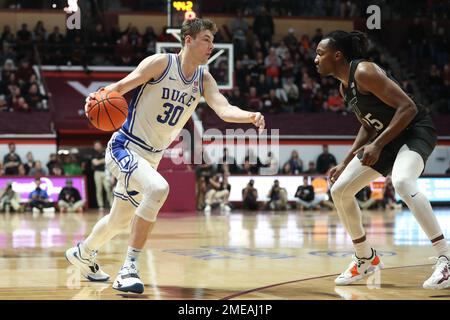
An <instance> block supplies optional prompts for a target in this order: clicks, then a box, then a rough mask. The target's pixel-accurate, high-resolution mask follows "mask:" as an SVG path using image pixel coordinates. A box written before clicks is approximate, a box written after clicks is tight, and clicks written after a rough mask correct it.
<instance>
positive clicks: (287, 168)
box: [280, 161, 292, 175]
mask: <svg viewBox="0 0 450 320" xmlns="http://www.w3.org/2000/svg"><path fill="white" fill-rule="evenodd" d="M280 173H281V174H285V175H292V168H291V164H290V163H289V161H288V162H285V163H284V164H283V167H281V169H280Z"/></svg>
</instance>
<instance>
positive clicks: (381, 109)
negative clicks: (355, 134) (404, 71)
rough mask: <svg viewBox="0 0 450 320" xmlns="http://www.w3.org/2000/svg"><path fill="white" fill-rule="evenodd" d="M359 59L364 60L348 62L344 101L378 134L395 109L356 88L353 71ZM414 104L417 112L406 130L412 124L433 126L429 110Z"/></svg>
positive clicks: (390, 118) (384, 127)
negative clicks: (348, 70) (347, 79)
mask: <svg viewBox="0 0 450 320" xmlns="http://www.w3.org/2000/svg"><path fill="white" fill-rule="evenodd" d="M361 61H365V60H363V59H359V60H353V61H351V62H350V76H349V81H348V87H347V88H345V87H344V86H343V93H344V101H345V103H346V104H347V105H348V106H350V107H351V108H352V110H353V111H354V112H355V113H356V114H357V115H358V117H359V118H360V119H361V121H364V122H365V123H367V124H368V125H370V126H371V127H372V128H374V129H375V130H376V131H377V134H380V133H381V132H383V131H384V129H386V128H387V126H388V125H389V123H390V122H391V120H392V118H393V117H394V114H395V112H396V109H394V108H393V107H391V106H389V105H387V104H386V103H384V102H383V101H382V100H381V99H379V98H378V97H377V96H375V95H373V94H372V93H367V94H362V93H361V92H359V91H358V90H357V88H358V84H357V83H356V82H355V71H356V67H357V66H358V64H359V63H360V62H361ZM386 75H387V76H388V77H389V79H391V80H392V81H394V82H395V83H397V84H398V85H399V83H398V81H397V80H396V79H395V78H394V77H392V76H391V75H389V74H386ZM407 94H408V93H407ZM408 96H409V97H410V98H411V99H412V100H413V101H414V98H413V97H412V96H411V95H410V94H408ZM414 102H415V101H414ZM415 103H416V102H415ZM416 106H417V108H418V113H417V115H416V116H415V117H414V119H413V120H412V121H411V123H410V124H409V125H408V127H407V128H406V130H408V129H409V128H410V127H412V126H422V127H431V128H434V125H433V122H432V120H431V117H430V115H429V111H428V110H427V109H426V108H425V107H424V106H423V105H421V104H418V103H416Z"/></svg>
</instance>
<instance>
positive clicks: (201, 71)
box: [199, 67, 205, 95]
mask: <svg viewBox="0 0 450 320" xmlns="http://www.w3.org/2000/svg"><path fill="white" fill-rule="evenodd" d="M204 72H205V69H204V68H203V67H200V75H199V86H200V95H203V74H204Z"/></svg>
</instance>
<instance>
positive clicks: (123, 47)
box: [116, 34, 133, 66]
mask: <svg viewBox="0 0 450 320" xmlns="http://www.w3.org/2000/svg"><path fill="white" fill-rule="evenodd" d="M116 57H117V59H118V60H117V64H118V65H122V66H124V65H125V66H126V65H129V64H130V61H131V59H132V57H133V46H132V45H131V44H130V42H129V39H128V36H127V35H126V34H124V35H122V37H121V38H120V40H119V41H118V42H117V44H116Z"/></svg>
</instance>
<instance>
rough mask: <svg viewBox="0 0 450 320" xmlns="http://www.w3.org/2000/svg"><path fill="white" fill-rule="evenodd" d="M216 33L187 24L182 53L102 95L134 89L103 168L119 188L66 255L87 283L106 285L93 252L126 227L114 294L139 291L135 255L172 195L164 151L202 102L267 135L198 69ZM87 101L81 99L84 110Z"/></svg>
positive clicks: (204, 25)
mask: <svg viewBox="0 0 450 320" xmlns="http://www.w3.org/2000/svg"><path fill="white" fill-rule="evenodd" d="M216 31H217V27H216V25H215V24H214V23H213V22H212V21H210V20H207V19H193V20H190V21H185V22H184V23H183V26H182V28H181V44H182V50H181V52H180V53H179V54H155V55H153V56H150V57H148V58H146V59H144V60H143V61H142V62H141V63H140V64H139V66H138V67H137V68H136V69H135V70H134V71H133V72H131V73H130V74H129V75H128V76H126V77H125V78H124V79H122V80H120V81H119V82H117V83H114V84H111V85H109V86H107V87H106V88H105V89H106V90H110V91H117V92H119V93H120V94H122V95H123V94H125V93H126V92H128V91H130V90H132V89H135V88H136V89H135V92H134V97H133V99H132V102H131V103H130V105H129V112H128V118H127V120H126V122H125V124H124V125H123V126H122V128H121V129H120V130H119V131H118V132H115V133H114V134H113V136H112V137H111V140H110V141H109V143H108V148H107V151H106V156H105V159H106V166H107V168H108V170H110V171H111V172H112V174H113V175H114V176H115V177H116V178H117V181H118V182H117V186H116V188H115V190H114V195H115V197H114V202H113V205H112V208H111V212H110V213H109V214H108V215H106V216H104V217H103V218H102V219H100V220H99V221H98V222H97V224H96V225H95V226H94V228H93V230H92V232H91V234H90V235H89V236H88V237H87V238H86V239H85V240H84V241H83V242H81V243H79V244H78V245H77V246H76V247H73V248H70V249H68V250H67V251H66V258H67V259H68V260H69V262H71V263H72V264H74V265H76V266H78V267H79V268H80V269H81V272H82V274H83V275H84V276H85V277H86V278H87V279H89V280H91V281H107V280H108V279H109V275H107V274H106V273H105V272H103V271H102V270H101V269H100V266H99V265H98V263H96V261H95V258H96V255H97V250H98V249H99V248H100V247H101V246H102V245H104V244H105V243H106V242H108V241H109V240H110V239H112V238H113V237H114V236H115V235H117V234H118V233H120V232H121V231H123V230H124V229H126V228H127V227H128V226H129V224H130V222H131V224H132V225H131V235H130V240H129V247H128V251H127V255H126V259H125V262H124V264H123V266H122V268H121V269H120V271H119V273H118V275H117V277H116V279H115V281H114V283H113V288H114V289H117V290H120V291H124V292H133V293H142V292H143V291H144V285H143V283H142V281H141V280H140V278H139V275H138V261H139V254H140V252H141V250H142V248H143V247H144V245H145V242H146V240H147V236H148V234H149V233H150V232H151V230H152V228H153V226H154V224H155V221H156V217H157V214H158V212H159V210H160V208H161V207H162V205H163V204H164V202H165V200H166V198H167V195H168V193H169V185H168V183H167V181H166V180H165V179H164V178H163V177H162V176H161V175H160V174H159V173H158V172H157V171H156V169H157V167H158V163H159V161H160V160H161V158H162V156H163V151H164V149H166V148H167V147H168V146H169V145H170V143H171V142H172V141H173V140H174V139H175V138H176V136H177V135H178V133H179V132H180V130H181V129H182V128H183V126H184V125H185V123H186V122H187V121H188V119H189V118H190V117H191V115H192V113H193V112H194V110H195V107H196V106H197V104H198V102H199V101H200V98H201V96H203V97H204V98H205V100H206V102H207V103H208V105H209V106H210V107H211V108H212V109H213V110H214V111H215V112H216V114H217V115H218V116H219V117H220V118H221V119H222V120H224V121H226V122H235V123H252V124H254V125H255V126H256V127H257V128H259V130H260V132H261V131H262V130H263V129H264V127H265V122H264V117H263V116H262V115H261V114H260V113H259V112H256V113H255V112H248V111H244V110H242V109H240V108H238V107H236V106H232V105H230V104H229V103H228V101H227V100H226V98H225V97H224V96H223V95H222V94H221V93H220V92H219V90H218V88H217V84H216V81H215V80H214V78H213V77H212V76H211V74H210V73H209V72H208V71H207V70H205V69H204V68H203V67H201V65H203V64H206V63H207V61H208V58H209V57H210V55H211V52H212V50H213V48H214V45H213V39H214V34H215V33H216ZM92 97H93V94H91V95H90V97H88V98H87V99H86V101H87V103H86V107H85V108H86V109H87V108H88V107H89V106H88V102H89V101H90V100H89V99H91V98H92Z"/></svg>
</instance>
